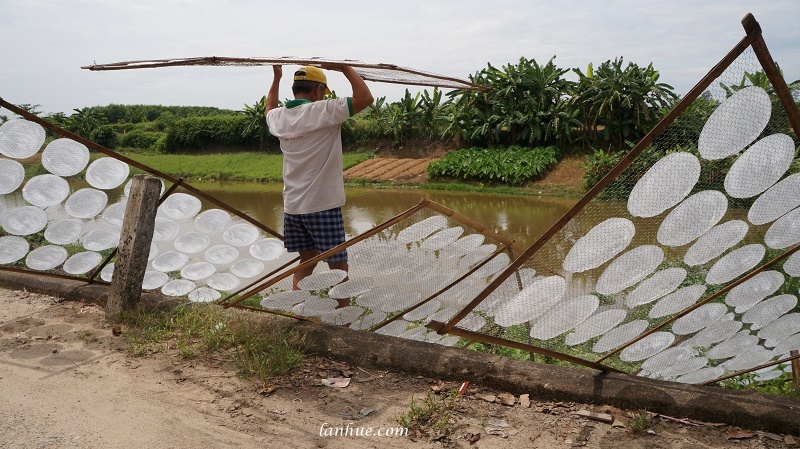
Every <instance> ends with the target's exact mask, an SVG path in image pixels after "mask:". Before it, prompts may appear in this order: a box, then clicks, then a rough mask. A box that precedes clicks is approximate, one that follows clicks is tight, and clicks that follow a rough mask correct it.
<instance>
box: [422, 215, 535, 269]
mask: <svg viewBox="0 0 800 449" xmlns="http://www.w3.org/2000/svg"><path fill="white" fill-rule="evenodd" d="M428 208H429V209H432V210H435V211H436V212H439V213H440V214H442V215H445V216H447V217H450V218H452V219H453V220H455V221H457V222H459V223H461V224H463V225H465V226H469V227H470V228H472V229H474V230H475V231H477V232H478V233H479V234H482V235H484V236H486V237H489V238H491V239H494V240H497V241H498V242H500V243H502V244H504V245H505V246H507V247H508V248H509V250H511V249H514V250H516V251H518V252H521V251H522V249H521V248H519V247H517V246H516V244H515V241H514V240H509V239H507V238H506V237H504V236H502V235H500V234H498V233H496V232H494V231H493V230H492V229H491V228H488V227H486V226H484V225H482V224H480V223H478V222H477V221H475V220H473V219H471V218H469V217H467V216H465V215H461V214H459V213H458V212H456V211H454V210H453V209H450V208H448V207H445V206H443V205H441V204H439V203H437V202H435V201H431V202H430V203H428ZM512 259H513V258H512Z"/></svg>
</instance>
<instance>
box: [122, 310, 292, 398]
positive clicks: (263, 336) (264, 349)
mask: <svg viewBox="0 0 800 449" xmlns="http://www.w3.org/2000/svg"><path fill="white" fill-rule="evenodd" d="M121 321H122V322H123V323H125V324H126V325H127V329H126V330H125V335H126V337H127V339H128V350H129V351H130V353H131V354H132V355H134V356H143V355H146V354H148V353H154V352H167V351H176V354H177V355H178V357H181V358H183V359H193V358H197V357H205V358H221V359H227V360H229V361H231V362H233V363H234V364H235V365H236V367H237V368H238V370H239V374H240V375H242V376H243V377H246V378H253V377H255V378H256V379H258V380H259V381H260V382H261V383H263V384H267V382H268V381H269V380H270V379H271V378H272V377H273V376H275V375H278V374H283V373H286V372H289V371H291V370H292V369H294V368H296V367H298V366H299V365H300V361H301V359H302V355H303V351H302V341H301V340H302V339H301V338H300V337H299V336H298V335H296V334H295V333H294V332H293V331H292V330H291V329H289V327H288V326H286V325H285V324H284V323H282V322H280V320H276V319H269V318H266V317H263V316H255V315H254V314H253V313H248V312H241V311H233V310H225V309H223V308H221V307H219V306H217V305H215V304H211V303H202V304H187V305H182V306H180V307H177V308H175V309H173V310H169V311H159V312H153V313H133V314H123V315H122V316H121Z"/></svg>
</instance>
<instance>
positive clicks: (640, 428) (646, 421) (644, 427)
mask: <svg viewBox="0 0 800 449" xmlns="http://www.w3.org/2000/svg"><path fill="white" fill-rule="evenodd" d="M654 424H655V423H654V422H653V418H651V417H650V415H649V414H648V413H647V410H641V411H639V413H637V414H635V415H634V416H633V418H631V420H630V421H628V429H630V431H631V432H633V433H646V432H647V431H648V430H650V429H651V428H652V427H653V425H654Z"/></svg>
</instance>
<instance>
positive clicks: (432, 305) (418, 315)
mask: <svg viewBox="0 0 800 449" xmlns="http://www.w3.org/2000/svg"><path fill="white" fill-rule="evenodd" d="M441 307H442V303H441V302H439V301H437V300H435V299H431V300H430V301H428V302H426V303H425V304H423V305H421V306H419V307H417V308H416V309H414V310H412V311H410V312H406V313H405V314H404V315H403V318H404V319H405V320H406V321H418V320H422V319H425V318H428V317H429V316H431V315H433V314H434V313H436V311H437V310H439V309H440V308H441Z"/></svg>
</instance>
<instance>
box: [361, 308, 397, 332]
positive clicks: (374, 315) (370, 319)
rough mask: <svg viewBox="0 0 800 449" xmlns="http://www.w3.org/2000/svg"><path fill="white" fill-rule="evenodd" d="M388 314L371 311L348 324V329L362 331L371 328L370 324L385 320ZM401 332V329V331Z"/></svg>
mask: <svg viewBox="0 0 800 449" xmlns="http://www.w3.org/2000/svg"><path fill="white" fill-rule="evenodd" d="M387 316H388V315H387V314H386V312H380V311H373V312H371V313H368V314H366V315H364V316H362V317H361V318H359V319H358V320H356V321H354V322H352V323H351V324H350V329H352V330H355V331H363V330H367V329H369V328H371V327H372V326H374V325H376V324H378V323H380V322H381V321H383V320H385V319H386V317H387ZM401 332H402V331H401Z"/></svg>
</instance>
